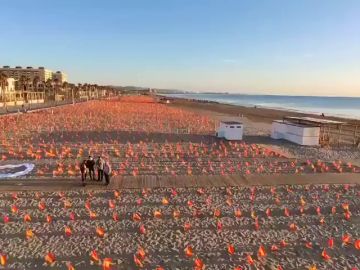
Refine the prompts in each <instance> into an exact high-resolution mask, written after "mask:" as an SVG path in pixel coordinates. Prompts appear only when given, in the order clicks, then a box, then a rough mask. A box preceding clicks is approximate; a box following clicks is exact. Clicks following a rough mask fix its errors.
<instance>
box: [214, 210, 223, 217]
mask: <svg viewBox="0 0 360 270" xmlns="http://www.w3.org/2000/svg"><path fill="white" fill-rule="evenodd" d="M220 216H221V211H220V209H217V208H216V209H215V210H214V217H216V218H218V217H220Z"/></svg>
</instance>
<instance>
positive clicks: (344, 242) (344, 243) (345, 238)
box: [342, 233, 351, 245]
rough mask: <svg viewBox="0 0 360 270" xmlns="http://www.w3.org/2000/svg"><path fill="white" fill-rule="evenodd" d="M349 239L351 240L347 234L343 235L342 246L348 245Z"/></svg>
mask: <svg viewBox="0 0 360 270" xmlns="http://www.w3.org/2000/svg"><path fill="white" fill-rule="evenodd" d="M350 239H351V237H350V235H348V234H347V233H346V234H344V235H343V236H342V242H343V245H347V244H349V243H350Z"/></svg>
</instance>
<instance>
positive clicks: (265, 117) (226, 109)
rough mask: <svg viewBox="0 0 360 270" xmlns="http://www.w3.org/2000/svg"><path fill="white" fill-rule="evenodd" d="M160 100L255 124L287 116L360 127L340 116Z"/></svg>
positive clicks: (193, 101) (184, 100)
mask: <svg viewBox="0 0 360 270" xmlns="http://www.w3.org/2000/svg"><path fill="white" fill-rule="evenodd" d="M158 97H160V98H164V97H165V98H168V99H170V100H171V101H172V103H171V105H172V106H180V107H185V108H188V109H193V110H207V111H212V112H216V113H223V114H228V115H229V116H234V117H240V116H241V115H243V116H245V117H247V118H248V119H250V120H252V121H254V122H264V123H272V121H273V120H281V119H283V117H285V116H295V117H300V116H301V117H314V118H319V119H329V120H335V121H341V122H346V123H349V124H358V125H360V119H354V118H346V117H340V116H330V115H325V117H322V116H321V115H319V114H314V113H307V112H300V111H295V110H289V109H286V108H283V109H277V108H267V107H248V106H244V105H236V104H228V103H221V102H217V101H207V100H197V99H188V98H184V97H168V96H162V95H158Z"/></svg>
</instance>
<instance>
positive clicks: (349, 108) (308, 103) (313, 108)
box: [160, 93, 360, 120]
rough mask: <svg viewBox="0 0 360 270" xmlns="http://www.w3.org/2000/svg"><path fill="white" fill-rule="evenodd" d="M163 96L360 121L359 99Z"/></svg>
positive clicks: (204, 94)
mask: <svg viewBox="0 0 360 270" xmlns="http://www.w3.org/2000/svg"><path fill="white" fill-rule="evenodd" d="M160 95H162V96H166V97H172V98H183V99H189V100H197V101H204V102H212V103H219V104H229V105H238V106H244V107H248V108H253V107H258V108H264V109H274V110H282V111H289V112H297V113H305V114H312V115H321V114H322V113H324V114H325V116H332V117H337V118H346V119H354V120H360V98H350V97H316V96H281V95H277V96H275V95H274V96H273V95H244V94H229V93H227V94H224V93H221V94H216V93H185V94H184V93H171V94H160Z"/></svg>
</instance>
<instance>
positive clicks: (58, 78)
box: [52, 71, 68, 84]
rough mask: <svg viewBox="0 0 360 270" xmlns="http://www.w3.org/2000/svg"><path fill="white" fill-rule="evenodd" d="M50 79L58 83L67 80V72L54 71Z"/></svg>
mask: <svg viewBox="0 0 360 270" xmlns="http://www.w3.org/2000/svg"><path fill="white" fill-rule="evenodd" d="M52 79H53V80H54V81H55V80H56V81H58V82H59V83H61V84H62V83H64V82H68V77H67V74H66V73H64V72H61V71H56V72H55V73H53V74H52Z"/></svg>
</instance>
